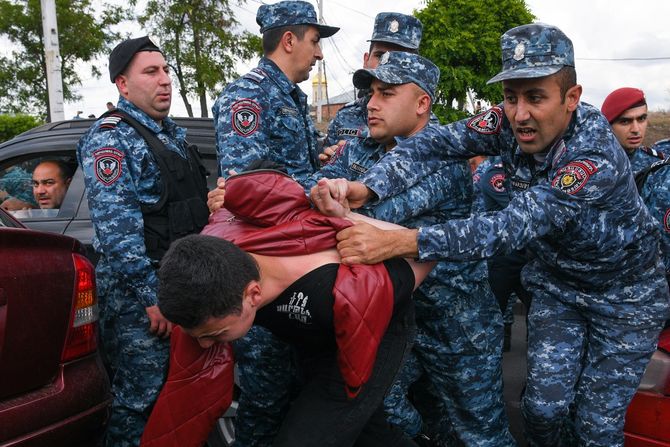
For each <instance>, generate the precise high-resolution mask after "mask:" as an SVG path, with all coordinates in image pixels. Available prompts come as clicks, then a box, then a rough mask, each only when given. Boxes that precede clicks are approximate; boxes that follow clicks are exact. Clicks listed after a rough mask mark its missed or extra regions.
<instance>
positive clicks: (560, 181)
mask: <svg viewBox="0 0 670 447" xmlns="http://www.w3.org/2000/svg"><path fill="white" fill-rule="evenodd" d="M596 171H598V168H597V167H596V165H595V164H594V163H593V162H592V161H589V160H578V161H572V162H570V163H568V164H567V165H565V166H563V167H562V168H560V169H559V170H558V171H556V176H555V177H554V179H553V180H552V181H551V186H553V187H554V188H558V189H560V190H561V191H563V192H564V193H566V194H576V193H577V192H578V191H579V190H580V189H582V188H583V187H584V185H586V183H587V182H588V180H589V177H591V175H593V174H594V173H595V172H596Z"/></svg>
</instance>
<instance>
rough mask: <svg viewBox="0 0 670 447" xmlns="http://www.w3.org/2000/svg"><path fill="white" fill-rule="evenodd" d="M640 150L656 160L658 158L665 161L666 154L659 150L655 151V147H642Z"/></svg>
mask: <svg viewBox="0 0 670 447" xmlns="http://www.w3.org/2000/svg"><path fill="white" fill-rule="evenodd" d="M640 150H641V151H642V152H644V153H645V154H649V155H651V156H652V157H656V158H658V159H660V160H664V159H665V154H664V153H663V152H660V151H657V150H656V149H654V148H653V147H647V146H642V147H640Z"/></svg>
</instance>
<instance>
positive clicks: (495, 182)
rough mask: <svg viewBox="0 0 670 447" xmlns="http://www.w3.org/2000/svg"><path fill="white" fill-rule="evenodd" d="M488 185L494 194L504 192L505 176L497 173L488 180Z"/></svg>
mask: <svg viewBox="0 0 670 447" xmlns="http://www.w3.org/2000/svg"><path fill="white" fill-rule="evenodd" d="M489 184H490V185H491V188H493V190H494V191H496V192H505V174H503V173H501V172H499V173H497V174H493V175H492V176H491V178H490V179H489Z"/></svg>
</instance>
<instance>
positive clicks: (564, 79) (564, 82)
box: [554, 65, 577, 104]
mask: <svg viewBox="0 0 670 447" xmlns="http://www.w3.org/2000/svg"><path fill="white" fill-rule="evenodd" d="M554 76H556V82H558V86H559V87H560V88H561V104H562V103H564V102H565V94H566V93H567V92H568V90H570V88H572V87H574V86H575V85H577V70H575V67H571V66H569V65H566V66H564V67H563V68H561V69H560V70H559V71H557V72H556V74H554Z"/></svg>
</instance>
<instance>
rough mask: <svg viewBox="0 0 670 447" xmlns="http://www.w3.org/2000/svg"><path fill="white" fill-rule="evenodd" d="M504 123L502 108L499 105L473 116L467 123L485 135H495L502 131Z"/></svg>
mask: <svg viewBox="0 0 670 447" xmlns="http://www.w3.org/2000/svg"><path fill="white" fill-rule="evenodd" d="M501 125H502V109H501V108H500V107H498V106H496V107H492V108H491V109H489V110H487V111H485V112H482V113H480V114H479V115H476V116H473V117H472V118H470V120H469V121H468V123H467V126H468V127H469V128H470V129H472V130H474V131H475V132H477V133H481V134H484V135H493V134H497V133H498V132H500V126H501Z"/></svg>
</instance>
